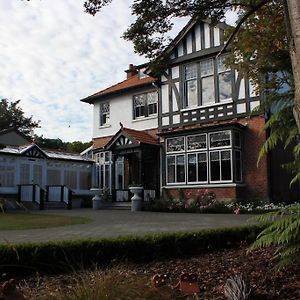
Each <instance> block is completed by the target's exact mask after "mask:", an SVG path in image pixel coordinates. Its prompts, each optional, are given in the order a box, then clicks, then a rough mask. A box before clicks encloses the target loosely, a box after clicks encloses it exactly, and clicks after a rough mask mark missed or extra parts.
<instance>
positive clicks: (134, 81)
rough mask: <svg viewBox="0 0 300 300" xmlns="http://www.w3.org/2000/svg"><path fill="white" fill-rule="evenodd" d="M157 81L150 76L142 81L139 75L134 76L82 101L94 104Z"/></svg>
mask: <svg viewBox="0 0 300 300" xmlns="http://www.w3.org/2000/svg"><path fill="white" fill-rule="evenodd" d="M155 80H156V79H155V78H153V77H150V76H148V77H145V78H141V79H140V78H139V76H138V74H136V75H133V76H131V77H130V78H128V79H125V80H124V81H121V82H119V83H117V84H115V85H112V86H110V87H108V88H106V89H104V90H102V91H100V92H98V93H96V94H93V95H91V96H88V97H86V98H84V99H82V100H81V101H83V102H87V103H92V102H93V101H94V100H95V99H97V98H100V97H103V96H107V95H110V94H114V93H117V92H121V91H125V90H128V89H133V88H136V87H139V86H144V85H147V84H151V83H153V82H155Z"/></svg>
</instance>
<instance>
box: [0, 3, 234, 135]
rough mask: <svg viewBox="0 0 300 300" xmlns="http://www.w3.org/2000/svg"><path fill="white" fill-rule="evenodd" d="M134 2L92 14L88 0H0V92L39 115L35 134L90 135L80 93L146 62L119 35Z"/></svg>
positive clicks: (89, 121) (109, 82)
mask: <svg viewBox="0 0 300 300" xmlns="http://www.w3.org/2000/svg"><path fill="white" fill-rule="evenodd" d="M131 2H132V0H114V1H113V2H112V4H110V5H109V6H108V7H105V8H104V9H103V10H102V11H101V12H100V13H98V14H97V15H96V16H94V17H93V16H91V15H89V14H87V13H85V12H84V8H83V3H84V0H31V1H20V0H0V35H1V38H0V99H2V98H7V99H9V100H11V101H16V100H19V99H21V102H20V106H21V108H22V109H23V111H24V112H25V115H26V116H33V119H34V120H40V126H41V128H39V129H37V130H35V133H36V134H38V135H43V137H45V138H60V139H62V140H63V141H75V140H77V141H78V140H79V141H90V140H91V139H92V105H89V104H86V103H82V102H80V99H82V98H85V97H87V96H89V95H91V94H94V93H96V92H98V91H100V90H102V89H104V88H106V87H108V86H110V85H112V84H115V83H117V82H120V81H122V80H124V79H125V78H126V74H125V73H124V70H125V69H127V68H128V65H129V64H130V63H133V64H141V63H144V62H146V60H145V59H144V58H143V57H139V56H138V55H137V54H135V53H134V51H133V46H132V44H131V43H130V42H127V41H124V40H123V39H122V38H121V36H122V33H123V32H124V31H125V30H126V28H127V27H128V25H129V24H130V23H131V22H132V21H133V17H132V16H131V14H130V3H131ZM234 20H235V14H234V13H230V14H228V18H227V22H228V23H230V24H233V22H234ZM186 21H187V20H181V21H179V22H178V23H177V26H176V29H175V30H174V32H175V33H176V31H178V30H179V29H180V28H181V26H183V25H184V24H185V23H186Z"/></svg>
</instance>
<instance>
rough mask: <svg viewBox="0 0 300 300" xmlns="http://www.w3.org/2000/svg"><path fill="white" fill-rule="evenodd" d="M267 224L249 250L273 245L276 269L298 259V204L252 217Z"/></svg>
mask: <svg viewBox="0 0 300 300" xmlns="http://www.w3.org/2000/svg"><path fill="white" fill-rule="evenodd" d="M252 220H254V221H257V222H259V223H261V224H263V225H265V226H267V227H266V228H265V229H264V230H263V231H262V232H261V233H260V234H259V236H258V237H257V240H256V241H255V242H254V243H253V244H252V245H251V247H250V248H249V250H250V251H251V250H255V249H259V248H265V247H270V246H275V247H276V248H277V249H276V252H275V256H274V258H275V259H277V260H278V263H277V269H282V268H283V267H285V266H287V265H289V264H291V263H295V262H298V261H299V260H300V204H294V205H291V206H289V207H287V208H283V209H280V210H278V211H276V212H270V213H267V214H265V215H260V216H257V217H254V218H252Z"/></svg>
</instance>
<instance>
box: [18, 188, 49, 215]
mask: <svg viewBox="0 0 300 300" xmlns="http://www.w3.org/2000/svg"><path fill="white" fill-rule="evenodd" d="M44 192H45V191H44V190H43V189H42V188H41V187H40V186H39V185H38V184H20V185H18V201H19V202H34V203H37V204H38V205H39V209H43V208H44Z"/></svg>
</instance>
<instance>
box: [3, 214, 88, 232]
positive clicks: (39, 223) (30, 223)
mask: <svg viewBox="0 0 300 300" xmlns="http://www.w3.org/2000/svg"><path fill="white" fill-rule="evenodd" d="M91 221H92V220H91V219H89V218H83V217H77V216H56V215H46V214H38V213H30V212H27V213H16V212H13V213H11V212H9V213H0V230H19V229H38V228H49V227H60V226H66V225H74V224H86V223H90V222H91Z"/></svg>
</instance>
